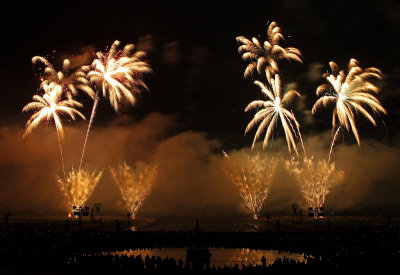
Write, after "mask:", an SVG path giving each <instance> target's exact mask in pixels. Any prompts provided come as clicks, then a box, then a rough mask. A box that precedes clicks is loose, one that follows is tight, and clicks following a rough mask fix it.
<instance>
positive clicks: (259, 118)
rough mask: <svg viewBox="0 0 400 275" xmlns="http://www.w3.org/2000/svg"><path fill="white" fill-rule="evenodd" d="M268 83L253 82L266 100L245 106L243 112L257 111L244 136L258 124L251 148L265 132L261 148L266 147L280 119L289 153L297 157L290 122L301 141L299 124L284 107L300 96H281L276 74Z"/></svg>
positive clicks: (279, 81) (293, 92) (286, 94)
mask: <svg viewBox="0 0 400 275" xmlns="http://www.w3.org/2000/svg"><path fill="white" fill-rule="evenodd" d="M268 81H269V86H267V85H265V84H264V83H262V82H260V81H254V84H256V85H257V86H259V87H260V89H261V92H262V93H263V95H264V96H266V97H267V100H266V101H264V100H254V101H253V102H251V103H250V104H249V105H247V107H246V109H245V112H247V111H249V110H253V109H257V110H258V111H257V113H256V114H255V115H254V118H253V119H252V120H251V121H250V123H249V124H248V125H247V128H246V131H245V134H247V133H248V132H249V131H250V130H251V129H253V127H254V126H255V125H256V124H258V123H260V125H259V126H258V129H257V132H256V135H255V136H254V140H253V145H252V148H253V147H254V145H255V143H256V142H257V140H258V139H259V138H260V136H261V134H262V133H263V132H264V131H265V130H266V134H265V138H264V143H263V147H266V146H267V145H268V141H269V138H270V137H271V135H272V133H273V131H274V128H275V126H276V124H277V122H278V120H279V119H280V120H281V123H282V126H283V129H284V131H285V136H286V142H287V144H288V149H289V152H291V150H292V149H293V150H294V151H295V152H296V154H297V155H298V154H299V153H298V152H297V148H296V142H295V136H297V135H296V131H295V129H294V127H293V124H292V122H293V123H294V126H295V127H296V129H297V133H298V134H299V138H300V140H301V141H302V139H301V135H300V130H299V127H300V124H299V123H298V122H297V120H296V118H295V116H294V114H293V113H292V112H289V111H288V110H287V109H286V106H287V105H288V104H289V103H290V101H291V100H292V99H293V97H294V96H296V95H297V96H300V94H299V93H298V92H297V91H295V90H289V91H287V92H285V93H284V94H283V95H282V87H281V79H280V77H279V75H278V74H276V75H275V78H270V79H268ZM302 144H303V142H302ZM303 150H304V146H303ZM304 152H305V150H304Z"/></svg>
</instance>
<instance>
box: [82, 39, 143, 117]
mask: <svg viewBox="0 0 400 275" xmlns="http://www.w3.org/2000/svg"><path fill="white" fill-rule="evenodd" d="M119 44H120V42H119V41H118V40H116V41H115V42H114V43H113V44H112V46H111V48H110V50H109V51H108V52H107V53H102V52H97V53H96V56H97V58H96V59H95V60H94V61H93V63H92V67H93V70H91V71H90V72H89V73H88V78H89V80H90V82H92V83H96V84H97V85H99V86H100V87H101V90H102V93H103V97H105V98H108V99H109V101H110V104H111V106H112V107H113V108H114V110H115V111H118V110H119V103H120V101H121V100H122V98H126V99H128V101H129V102H130V103H131V104H132V105H133V104H134V103H135V101H136V99H135V96H134V95H133V93H134V92H136V93H138V92H140V91H141V89H143V88H144V89H146V90H147V89H148V88H147V86H146V84H145V83H144V82H143V81H142V80H141V76H142V75H143V74H144V73H148V72H151V69H150V67H149V65H148V64H147V63H146V62H144V61H143V58H144V57H145V53H144V52H142V51H136V52H135V51H134V49H135V46H134V45H133V44H128V45H126V46H125V47H124V49H123V50H122V51H117V48H118V46H119Z"/></svg>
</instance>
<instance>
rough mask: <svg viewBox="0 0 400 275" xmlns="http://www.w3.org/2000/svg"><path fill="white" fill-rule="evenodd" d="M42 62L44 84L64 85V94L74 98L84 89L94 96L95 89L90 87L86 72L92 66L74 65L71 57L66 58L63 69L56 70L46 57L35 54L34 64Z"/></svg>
mask: <svg viewBox="0 0 400 275" xmlns="http://www.w3.org/2000/svg"><path fill="white" fill-rule="evenodd" d="M39 62H40V63H42V64H43V65H44V66H45V69H44V77H42V84H41V85H42V86H43V85H49V84H51V83H56V84H58V85H60V86H61V87H62V90H63V92H64V94H65V95H66V96H67V97H68V98H69V99H72V98H73V97H75V96H76V95H77V94H78V90H81V91H83V92H84V93H86V94H87V95H89V96H90V97H91V98H94V91H93V90H92V88H91V87H90V83H89V81H88V80H87V79H86V74H87V72H88V71H89V69H90V66H82V67H73V66H72V65H71V62H70V61H69V59H64V62H63V66H62V71H58V72H57V71H56V70H55V69H54V66H53V65H52V64H51V63H50V62H49V61H48V60H47V59H46V58H44V57H41V56H34V57H33V58H32V64H34V65H35V64H37V63H39Z"/></svg>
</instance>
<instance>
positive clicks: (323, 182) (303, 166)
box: [285, 157, 344, 209]
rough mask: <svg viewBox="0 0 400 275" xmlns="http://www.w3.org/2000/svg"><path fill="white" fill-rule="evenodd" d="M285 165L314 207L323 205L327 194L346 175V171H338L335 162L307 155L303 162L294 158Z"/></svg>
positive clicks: (309, 203) (307, 200)
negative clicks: (330, 162)
mask: <svg viewBox="0 0 400 275" xmlns="http://www.w3.org/2000/svg"><path fill="white" fill-rule="evenodd" d="M285 165H286V168H287V169H288V171H289V173H291V174H293V175H294V176H295V177H296V180H297V183H298V184H299V186H300V191H301V193H302V194H303V197H304V199H305V200H306V202H307V203H308V205H309V206H310V207H312V208H313V209H315V208H319V207H323V205H324V203H325V199H326V196H327V195H328V194H329V192H330V191H331V190H332V188H333V187H334V186H335V185H337V184H339V183H340V182H342V181H343V177H344V172H343V171H337V170H336V168H335V164H334V163H332V164H329V162H327V161H325V160H316V159H314V158H313V157H305V158H304V159H303V161H302V162H301V163H300V162H299V161H298V160H294V159H292V160H290V161H286V162H285Z"/></svg>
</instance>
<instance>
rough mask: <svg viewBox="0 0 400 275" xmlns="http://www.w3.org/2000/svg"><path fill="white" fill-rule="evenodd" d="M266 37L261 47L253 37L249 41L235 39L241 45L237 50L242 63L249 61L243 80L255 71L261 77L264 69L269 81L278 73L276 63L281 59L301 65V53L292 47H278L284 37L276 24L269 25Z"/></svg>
mask: <svg viewBox="0 0 400 275" xmlns="http://www.w3.org/2000/svg"><path fill="white" fill-rule="evenodd" d="M267 36H268V40H267V41H265V42H264V44H263V45H261V43H260V42H259V41H258V39H257V38H255V37H253V38H252V39H251V40H249V39H247V38H246V37H244V36H238V37H236V41H237V42H238V43H240V44H241V46H240V47H239V49H238V51H239V54H241V55H242V59H243V60H244V61H250V63H249V65H247V67H246V70H245V72H244V77H245V78H247V77H249V76H250V75H252V74H253V73H254V72H255V71H257V72H258V73H259V74H260V75H262V70H263V69H264V70H265V74H266V75H267V78H268V79H269V78H270V77H271V76H272V75H273V74H276V73H278V72H279V67H278V64H277V61H279V60H282V59H286V60H295V61H298V62H300V63H303V61H302V59H301V52H300V51H299V50H298V49H296V48H293V47H288V48H283V47H282V46H280V45H279V44H280V42H281V41H284V37H283V35H282V33H281V29H280V28H279V27H278V25H277V24H276V22H272V23H271V24H270V25H269V27H268V32H267Z"/></svg>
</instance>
